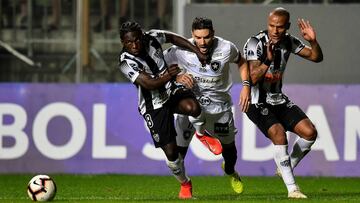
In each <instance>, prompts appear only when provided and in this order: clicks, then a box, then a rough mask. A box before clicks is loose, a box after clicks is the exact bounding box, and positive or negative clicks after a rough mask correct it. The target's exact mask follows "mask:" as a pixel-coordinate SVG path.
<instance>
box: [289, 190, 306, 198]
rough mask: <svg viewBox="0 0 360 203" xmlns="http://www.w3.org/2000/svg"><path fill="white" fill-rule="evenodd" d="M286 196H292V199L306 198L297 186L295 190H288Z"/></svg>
mask: <svg viewBox="0 0 360 203" xmlns="http://www.w3.org/2000/svg"><path fill="white" fill-rule="evenodd" d="M288 198H292V199H306V198H307V196H306V195H304V194H303V193H302V192H301V191H300V189H299V188H297V189H296V190H294V191H292V192H289V193H288Z"/></svg>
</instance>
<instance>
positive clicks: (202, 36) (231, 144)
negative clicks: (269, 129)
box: [164, 17, 250, 193]
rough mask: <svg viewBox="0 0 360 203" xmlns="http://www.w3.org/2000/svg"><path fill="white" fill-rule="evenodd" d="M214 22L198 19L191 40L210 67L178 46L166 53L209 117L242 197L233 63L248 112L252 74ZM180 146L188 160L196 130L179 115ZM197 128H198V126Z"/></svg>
mask: <svg viewBox="0 0 360 203" xmlns="http://www.w3.org/2000/svg"><path fill="white" fill-rule="evenodd" d="M214 32H215V31H214V29H213V26H212V21H211V19H208V18H200V17H197V18H195V19H194V21H193V24H192V37H193V38H191V39H189V41H190V42H192V43H193V44H194V45H196V46H197V47H198V48H199V50H200V51H201V52H202V53H203V54H206V55H207V56H209V58H210V61H209V63H208V64H207V65H206V66H202V64H201V63H200V62H199V60H197V57H196V55H195V54H194V53H192V52H189V51H187V50H185V49H182V48H180V47H177V46H173V47H170V48H169V49H167V50H166V51H165V52H164V53H165V54H164V56H165V60H166V62H167V63H168V64H178V65H179V66H180V68H182V69H183V70H182V73H181V74H179V75H178V76H177V82H180V83H182V84H184V85H185V86H186V87H188V88H189V89H192V90H193V92H194V93H195V95H196V97H197V99H198V101H199V102H200V104H201V107H202V109H203V111H204V113H205V115H206V116H205V117H206V129H207V130H209V131H210V134H211V135H213V136H214V137H216V138H218V139H219V140H220V142H221V144H222V147H223V152H222V156H223V158H224V164H223V169H224V171H225V173H226V174H227V175H229V177H230V180H231V185H232V187H233V189H234V191H235V192H236V193H242V191H243V184H242V182H241V179H240V176H239V174H238V173H237V172H236V170H235V164H236V159H237V150H236V146H235V134H236V132H237V130H236V128H235V126H234V119H233V113H232V111H231V107H232V100H231V95H230V92H229V91H230V88H231V86H232V81H231V75H230V63H235V64H237V66H238V68H239V69H240V76H241V79H242V80H243V84H244V88H243V90H242V92H241V94H240V97H241V98H240V102H241V106H242V110H243V111H246V109H247V108H248V105H249V99H250V87H249V85H250V83H249V70H248V67H247V64H246V63H245V59H244V58H243V57H242V56H241V54H240V52H239V50H238V49H237V47H236V46H235V44H233V43H232V42H230V41H227V40H225V39H223V38H221V37H217V36H215V35H214ZM175 120H176V125H175V128H176V131H177V134H178V136H177V144H178V146H180V149H181V153H182V155H183V156H184V157H185V155H186V152H187V149H188V146H189V144H190V141H191V138H192V135H193V131H194V130H193V128H192V127H193V126H192V125H191V124H190V123H189V120H188V117H187V116H184V115H179V116H177V117H176V118H175ZM194 127H195V128H196V126H194Z"/></svg>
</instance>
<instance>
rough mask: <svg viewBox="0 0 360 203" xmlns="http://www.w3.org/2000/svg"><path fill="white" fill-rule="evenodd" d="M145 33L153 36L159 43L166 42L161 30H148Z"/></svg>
mask: <svg viewBox="0 0 360 203" xmlns="http://www.w3.org/2000/svg"><path fill="white" fill-rule="evenodd" d="M147 33H148V34H149V35H151V36H152V37H154V38H155V39H156V40H157V41H158V42H159V43H160V44H165V43H166V36H165V32H164V31H163V30H150V31H148V32H147Z"/></svg>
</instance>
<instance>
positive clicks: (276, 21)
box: [268, 14, 288, 44]
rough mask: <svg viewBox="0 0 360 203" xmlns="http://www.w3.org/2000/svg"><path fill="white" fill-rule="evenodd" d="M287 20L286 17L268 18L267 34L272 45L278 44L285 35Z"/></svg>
mask: <svg viewBox="0 0 360 203" xmlns="http://www.w3.org/2000/svg"><path fill="white" fill-rule="evenodd" d="M287 23H288V19H287V17H286V16H280V15H274V14H272V15H270V16H269V18H268V32H269V38H270V39H271V40H272V42H273V43H274V44H276V43H277V42H279V41H280V40H281V39H282V38H283V37H284V36H285V33H286V24H287Z"/></svg>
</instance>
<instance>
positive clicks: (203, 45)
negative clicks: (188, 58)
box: [192, 29, 214, 54]
mask: <svg viewBox="0 0 360 203" xmlns="http://www.w3.org/2000/svg"><path fill="white" fill-rule="evenodd" d="M192 37H193V39H194V40H195V44H196V46H197V47H198V48H199V50H200V52H201V53H203V54H207V53H208V51H209V50H210V48H211V46H212V44H213V41H214V32H213V31H211V30H209V29H200V30H193V31H192Z"/></svg>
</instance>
